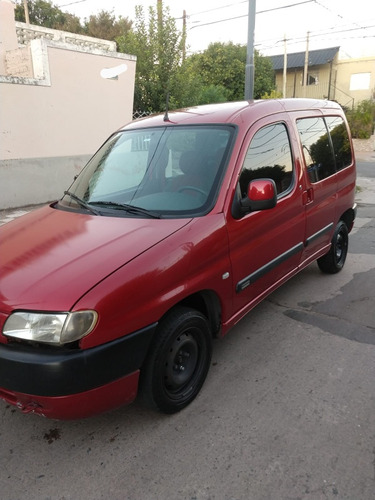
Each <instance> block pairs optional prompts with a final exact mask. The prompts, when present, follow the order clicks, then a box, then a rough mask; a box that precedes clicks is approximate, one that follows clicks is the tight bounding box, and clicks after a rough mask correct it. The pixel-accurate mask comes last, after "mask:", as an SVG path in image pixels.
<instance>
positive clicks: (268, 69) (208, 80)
mask: <svg viewBox="0 0 375 500" xmlns="http://www.w3.org/2000/svg"><path fill="white" fill-rule="evenodd" d="M188 63H189V64H191V65H192V68H193V71H194V72H195V73H197V74H199V75H200V76H201V78H202V82H203V84H204V85H205V86H209V85H215V86H219V87H224V88H225V89H226V92H227V98H228V100H229V101H235V100H241V99H243V98H244V91H245V66H246V46H245V45H238V44H234V43H232V42H229V43H221V42H215V43H212V44H210V45H209V47H208V48H207V49H206V50H205V51H204V52H202V53H201V54H193V55H192V56H190V58H189V61H188ZM254 66H255V78H254V80H255V81H254V98H255V99H260V98H261V96H262V95H263V94H265V93H270V92H272V90H274V88H275V84H274V72H273V68H272V63H271V61H270V59H268V58H266V57H263V56H261V55H260V54H259V52H258V51H255V53H254Z"/></svg>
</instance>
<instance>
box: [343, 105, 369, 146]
mask: <svg viewBox="0 0 375 500" xmlns="http://www.w3.org/2000/svg"><path fill="white" fill-rule="evenodd" d="M346 117H347V119H348V122H349V126H350V130H351V132H352V136H353V137H354V138H356V139H369V138H370V137H371V136H372V134H373V133H374V123H375V101H373V100H372V99H367V100H365V101H361V102H360V103H358V104H357V106H356V107H355V108H354V109H353V110H349V111H346Z"/></svg>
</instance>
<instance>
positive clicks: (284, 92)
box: [283, 35, 288, 99]
mask: <svg viewBox="0 0 375 500" xmlns="http://www.w3.org/2000/svg"><path fill="white" fill-rule="evenodd" d="M287 68H288V55H287V50H286V35H284V70H283V98H284V99H285V97H286V79H287Z"/></svg>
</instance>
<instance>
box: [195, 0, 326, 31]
mask: <svg viewBox="0 0 375 500" xmlns="http://www.w3.org/2000/svg"><path fill="white" fill-rule="evenodd" d="M315 1H316V0H305V1H303V2H297V3H293V4H288V5H282V6H281V7H274V8H272V9H265V10H259V11H257V12H256V14H264V13H266V12H274V11H275V10H282V9H289V8H291V7H296V6H298V5H304V4H306V3H315ZM239 3H248V2H247V1H246V2H239ZM217 9H218V8H217ZM217 9H211V10H217ZM207 12H208V11H207ZM191 15H192V16H193V15H195V14H191ZM188 17H190V15H189V16H188ZM244 17H248V14H243V15H240V16H235V17H228V18H225V19H219V20H217V21H210V22H208V23H201V24H197V25H196V26H192V27H191V28H190V29H193V28H200V27H201V26H209V25H211V24H218V23H224V22H226V21H233V20H236V19H241V18H244Z"/></svg>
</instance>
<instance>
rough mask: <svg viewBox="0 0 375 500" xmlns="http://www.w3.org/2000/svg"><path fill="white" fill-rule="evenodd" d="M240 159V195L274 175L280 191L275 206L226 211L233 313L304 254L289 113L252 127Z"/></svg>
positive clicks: (244, 308)
mask: <svg viewBox="0 0 375 500" xmlns="http://www.w3.org/2000/svg"><path fill="white" fill-rule="evenodd" d="M275 120H276V119H275ZM239 162H240V165H241V169H240V174H239V177H238V183H237V192H236V196H239V197H241V198H242V197H244V196H245V194H246V192H247V186H248V184H249V182H250V181H251V180H252V179H257V178H272V179H273V180H274V181H275V183H276V186H277V191H278V201H277V205H276V207H274V208H272V209H268V210H262V211H258V212H253V213H249V214H246V215H244V216H243V217H241V218H238V219H235V218H233V217H232V216H231V215H229V216H228V221H227V227H228V235H229V247H230V257H231V263H232V274H233V276H232V278H233V282H234V287H235V292H234V300H233V306H234V315H235V316H236V315H237V316H239V317H240V316H242V314H244V313H246V312H247V310H248V309H250V308H251V307H252V305H254V304H255V303H257V302H259V301H260V300H261V299H262V298H263V297H264V296H265V295H266V294H267V293H268V292H269V291H271V290H272V289H273V288H275V287H276V286H277V285H278V284H280V283H281V282H282V281H283V280H285V279H286V278H287V277H289V276H290V275H292V274H293V272H295V270H296V269H297V268H298V265H299V263H300V259H301V254H302V248H303V237H304V230H305V215H304V209H303V205H302V193H301V190H300V189H299V175H300V174H299V172H298V170H297V169H296V166H295V162H294V157H293V154H292V149H291V140H290V135H289V130H288V117H287V116H280V117H279V118H278V120H277V121H275V122H273V123H272V122H271V123H270V121H269V118H268V119H263V120H261V121H259V122H257V124H256V125H254V126H253V127H251V128H250V130H249V132H248V134H247V136H246V139H245V141H244V145H243V148H242V152H241V153H240V156H239Z"/></svg>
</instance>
